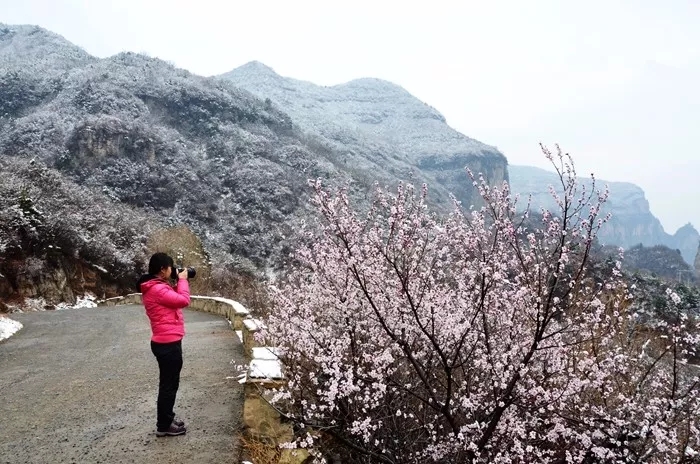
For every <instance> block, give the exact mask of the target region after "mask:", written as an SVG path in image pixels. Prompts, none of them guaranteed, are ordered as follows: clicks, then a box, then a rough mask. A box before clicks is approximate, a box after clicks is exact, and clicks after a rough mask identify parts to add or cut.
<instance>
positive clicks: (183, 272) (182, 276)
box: [177, 268, 187, 280]
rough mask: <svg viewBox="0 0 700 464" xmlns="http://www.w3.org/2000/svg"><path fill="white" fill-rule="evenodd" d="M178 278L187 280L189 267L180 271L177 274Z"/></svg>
mask: <svg viewBox="0 0 700 464" xmlns="http://www.w3.org/2000/svg"><path fill="white" fill-rule="evenodd" d="M177 278H178V279H185V280H187V268H185V269H183V270H182V271H180V273H179V274H178V275H177Z"/></svg>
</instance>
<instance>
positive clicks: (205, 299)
mask: <svg viewBox="0 0 700 464" xmlns="http://www.w3.org/2000/svg"><path fill="white" fill-rule="evenodd" d="M98 304H99V305H100V306H117V305H133V304H136V305H139V304H143V302H142V301H141V294H140V293H130V294H128V295H124V296H117V297H114V298H108V299H106V300H104V301H101V302H99V303H98ZM187 308H188V309H193V310H195V311H203V312H205V313H212V314H218V315H219V316H224V317H225V318H226V319H228V320H229V321H231V325H232V326H233V328H234V330H242V329H243V320H244V319H246V318H248V317H250V311H248V309H247V308H246V307H245V306H243V305H242V304H240V303H239V302H237V301H234V300H229V299H228V298H220V297H214V296H191V297H190V305H189V306H188V307H187Z"/></svg>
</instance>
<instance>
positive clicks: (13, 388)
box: [0, 306, 243, 464]
mask: <svg viewBox="0 0 700 464" xmlns="http://www.w3.org/2000/svg"><path fill="white" fill-rule="evenodd" d="M12 318H13V319H16V320H18V321H20V322H21V323H22V324H24V328H23V329H22V330H20V331H19V332H18V333H16V334H15V335H13V336H12V337H10V338H9V339H7V340H5V341H3V342H0V463H13V464H14V463H41V464H44V463H63V462H65V463H130V464H135V463H136V464H140V463H158V464H163V463H188V462H196V463H224V462H225V463H237V462H240V461H239V460H238V454H239V445H238V442H237V440H236V438H235V437H236V433H237V431H238V430H239V427H241V416H242V411H241V408H242V405H243V389H242V386H241V385H240V384H239V383H238V382H237V381H236V380H235V379H234V380H232V379H228V380H227V379H226V377H228V376H234V377H235V376H236V371H235V370H234V363H241V362H243V347H242V346H241V344H240V342H239V341H238V338H237V337H236V334H235V333H234V332H233V331H232V330H231V329H230V328H229V325H228V322H227V321H226V320H224V319H223V318H221V317H218V316H214V315H211V314H206V313H199V312H196V311H187V310H186V311H185V327H186V330H187V335H186V336H185V339H184V340H183V353H184V366H183V370H182V377H181V381H180V390H179V392H178V398H177V402H176V404H175V412H176V413H177V414H178V416H180V417H182V418H183V419H184V420H185V421H186V422H187V424H188V431H187V435H185V436H180V437H166V438H157V437H156V436H155V409H156V396H157V389H158V365H157V363H156V360H155V357H154V356H153V355H152V354H151V351H150V345H149V340H150V328H149V326H148V319H147V318H146V316H145V314H144V310H143V307H141V306H116V307H99V308H89V309H69V310H63V311H47V312H37V313H25V314H13V315H12Z"/></svg>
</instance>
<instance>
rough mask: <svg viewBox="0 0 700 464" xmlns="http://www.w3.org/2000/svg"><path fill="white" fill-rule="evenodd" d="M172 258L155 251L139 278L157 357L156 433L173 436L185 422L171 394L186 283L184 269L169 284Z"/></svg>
mask: <svg viewBox="0 0 700 464" xmlns="http://www.w3.org/2000/svg"><path fill="white" fill-rule="evenodd" d="M173 272H175V271H174V267H173V259H172V258H171V257H170V256H168V255H167V254H165V253H156V254H154V255H153V256H151V259H150V261H149V262H148V274H145V275H143V276H141V278H140V279H139V281H138V283H139V289H140V290H141V294H142V301H143V305H144V307H145V308H146V314H147V315H148V319H149V320H150V321H151V332H152V336H151V351H152V352H153V354H154V355H155V357H156V359H157V360H158V368H159V370H160V382H159V385H158V406H157V411H158V418H157V422H156V436H158V437H166V436H176V435H183V434H185V433H186V432H187V428H186V427H185V423H184V422H182V421H180V420H176V419H175V412H173V408H174V406H175V397H176V396H177V389H178V387H179V386H180V371H181V370H182V338H183V337H184V336H185V319H184V317H183V314H182V309H183V308H185V307H186V306H188V305H189V304H190V286H189V282H188V281H187V269H184V270H182V271H181V272H180V273H179V274H177V285H176V286H175V287H174V288H173V287H172V286H171V284H170V281H169V280H170V278H171V276H172V275H173Z"/></svg>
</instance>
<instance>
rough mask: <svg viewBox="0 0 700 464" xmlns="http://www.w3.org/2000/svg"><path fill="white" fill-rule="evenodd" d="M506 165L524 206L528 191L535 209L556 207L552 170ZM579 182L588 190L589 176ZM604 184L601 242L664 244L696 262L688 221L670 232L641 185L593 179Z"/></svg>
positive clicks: (694, 234) (695, 239)
mask: <svg viewBox="0 0 700 464" xmlns="http://www.w3.org/2000/svg"><path fill="white" fill-rule="evenodd" d="M508 169H509V175H510V183H511V187H512V190H513V192H514V193H519V194H520V195H521V197H522V198H523V201H521V202H520V207H521V208H523V207H524V206H525V200H526V199H527V196H528V195H532V206H533V207H534V208H535V209H539V208H541V207H544V208H548V209H553V208H555V207H556V204H555V202H554V200H553V199H552V196H551V195H550V193H549V186H550V185H551V186H554V187H557V185H558V184H557V182H558V178H557V175H556V174H555V173H554V172H550V171H547V170H544V169H540V168H535V167H532V166H513V165H511V166H509V167H508ZM580 182H581V185H584V186H586V188H588V189H589V191H590V186H591V181H590V179H587V178H580ZM605 185H607V186H608V187H609V189H610V197H609V199H608V201H607V203H606V205H605V207H604V210H603V213H604V214H607V213H611V219H610V221H609V222H608V223H607V224H606V225H605V226H604V227H603V228H602V230H601V233H600V235H599V239H600V241H601V243H602V244H607V245H617V246H621V247H623V248H631V247H633V246H635V245H638V244H641V245H644V246H645V247H653V246H655V245H664V246H666V247H668V248H671V249H672V250H676V249H677V250H680V253H681V255H682V256H683V259H684V260H685V262H686V263H688V264H690V265H693V264H694V263H695V258H696V254H697V252H698V244H699V243H700V234H699V233H698V231H697V230H696V229H695V228H694V227H693V226H692V225H691V224H686V225H685V226H683V227H681V228H680V229H678V231H676V233H675V234H673V235H670V234H668V233H666V231H665V230H664V228H663V226H662V225H661V222H660V221H659V220H658V218H656V216H654V215H653V214H652V212H651V211H650V209H649V202H648V201H647V199H646V198H645V196H644V191H643V190H642V189H641V188H639V187H638V186H636V185H634V184H630V183H627V182H608V181H606V180H603V179H596V188H598V189H604V188H605ZM560 190H561V189H558V191H560Z"/></svg>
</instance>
